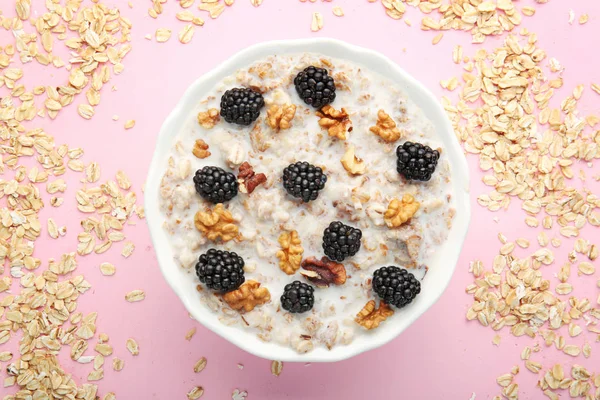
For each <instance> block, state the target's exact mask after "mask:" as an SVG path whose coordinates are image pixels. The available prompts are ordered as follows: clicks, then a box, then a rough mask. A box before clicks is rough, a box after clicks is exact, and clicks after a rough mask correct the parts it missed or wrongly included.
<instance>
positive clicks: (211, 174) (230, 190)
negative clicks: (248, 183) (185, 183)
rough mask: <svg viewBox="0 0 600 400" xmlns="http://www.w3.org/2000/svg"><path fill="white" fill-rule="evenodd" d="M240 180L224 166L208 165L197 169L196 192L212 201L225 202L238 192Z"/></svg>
mask: <svg viewBox="0 0 600 400" xmlns="http://www.w3.org/2000/svg"><path fill="white" fill-rule="evenodd" d="M238 185H239V184H238V181H237V179H236V177H235V175H234V174H232V173H231V172H227V171H225V170H224V169H223V168H219V167H211V166H206V167H203V168H202V169H199V170H198V171H196V175H194V186H195V187H196V192H198V194H199V195H200V196H202V197H203V198H205V199H206V200H208V201H210V202H211V203H215V204H217V203H223V202H225V201H229V200H231V199H233V198H234V197H235V196H236V195H237V193H238Z"/></svg>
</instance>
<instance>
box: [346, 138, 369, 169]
mask: <svg viewBox="0 0 600 400" xmlns="http://www.w3.org/2000/svg"><path fill="white" fill-rule="evenodd" d="M340 161H341V163H342V165H343V166H344V169H345V170H346V171H348V172H349V173H350V174H352V175H362V174H364V173H365V172H366V170H367V165H366V163H365V162H364V161H363V160H362V159H360V158H358V157H356V154H354V145H353V144H351V145H349V146H348V148H347V149H346V153H344V156H343V157H342V159H341V160H340Z"/></svg>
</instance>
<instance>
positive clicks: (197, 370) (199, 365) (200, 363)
mask: <svg viewBox="0 0 600 400" xmlns="http://www.w3.org/2000/svg"><path fill="white" fill-rule="evenodd" d="M204 368H206V357H202V358H201V359H199V360H198V361H197V362H196V364H194V372H195V373H200V372H202V371H203V370H204Z"/></svg>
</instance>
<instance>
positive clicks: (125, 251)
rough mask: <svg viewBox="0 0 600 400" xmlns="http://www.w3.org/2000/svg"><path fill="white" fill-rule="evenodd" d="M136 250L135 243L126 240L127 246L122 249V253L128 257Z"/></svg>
mask: <svg viewBox="0 0 600 400" xmlns="http://www.w3.org/2000/svg"><path fill="white" fill-rule="evenodd" d="M134 250H135V245H134V244H133V242H126V243H125V246H123V250H122V251H121V255H122V256H123V257H125V258H128V257H129V256H130V255H132V254H133V251H134Z"/></svg>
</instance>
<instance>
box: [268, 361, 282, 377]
mask: <svg viewBox="0 0 600 400" xmlns="http://www.w3.org/2000/svg"><path fill="white" fill-rule="evenodd" d="M281 371H283V362H281V361H272V362H271V373H272V374H273V375H275V376H279V375H281Z"/></svg>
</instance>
